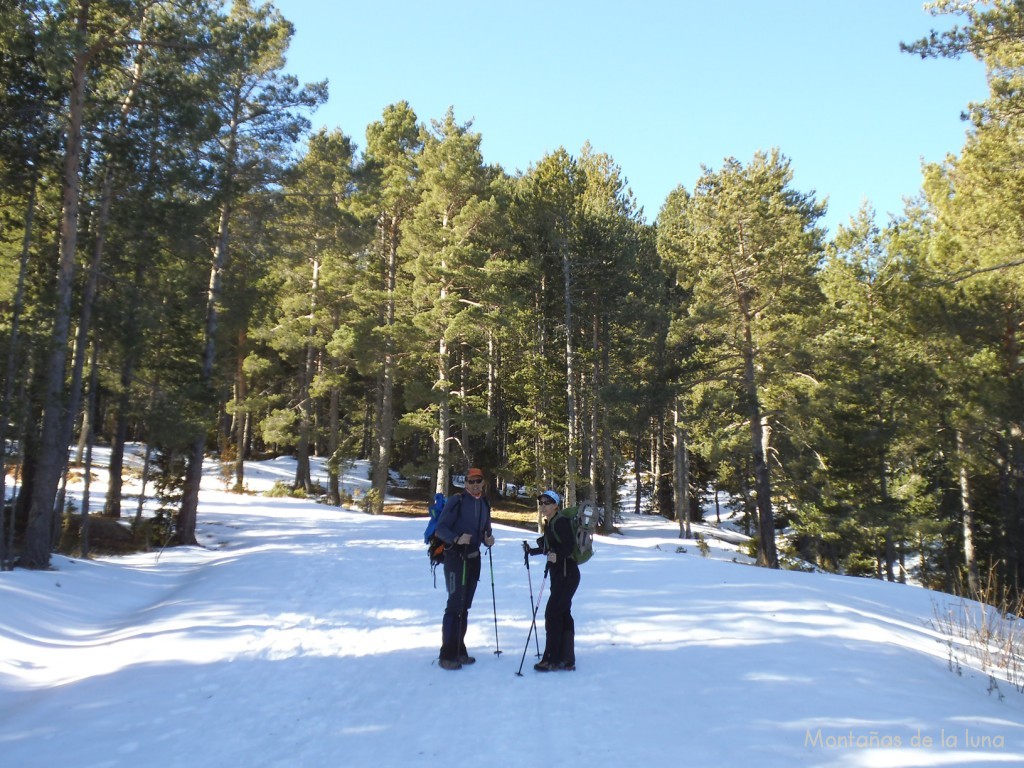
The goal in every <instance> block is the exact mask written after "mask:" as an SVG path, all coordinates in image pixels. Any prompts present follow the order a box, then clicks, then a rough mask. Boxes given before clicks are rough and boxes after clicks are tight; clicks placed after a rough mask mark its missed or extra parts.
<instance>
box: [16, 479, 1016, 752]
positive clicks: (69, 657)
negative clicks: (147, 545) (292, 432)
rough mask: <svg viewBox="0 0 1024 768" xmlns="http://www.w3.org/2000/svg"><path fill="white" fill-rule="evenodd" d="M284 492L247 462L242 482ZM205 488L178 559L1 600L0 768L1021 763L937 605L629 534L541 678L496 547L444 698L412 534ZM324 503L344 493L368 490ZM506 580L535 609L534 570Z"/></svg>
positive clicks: (422, 558) (400, 522)
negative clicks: (954, 655)
mask: <svg viewBox="0 0 1024 768" xmlns="http://www.w3.org/2000/svg"><path fill="white" fill-rule="evenodd" d="M293 470H294V464H293V463H292V464H289V463H288V461H282V460H278V461H273V462H267V463H263V464H254V465H252V466H250V468H249V470H248V474H247V483H248V485H249V487H250V488H251V489H252V490H254V491H258V490H261V489H264V488H267V487H269V486H270V485H271V484H272V483H273V481H274V480H288V479H290V477H291V472H293ZM218 476H219V473H218V471H217V468H216V466H212V467H211V468H210V472H209V473H208V475H207V478H206V480H205V481H204V486H203V491H202V494H201V501H200V510H199V534H200V538H201V541H202V543H203V545H204V546H203V547H194V548H176V549H168V550H165V551H164V552H162V553H155V552H154V553H147V554H138V555H132V556H128V557H104V558H100V559H96V560H91V561H83V560H75V559H70V558H66V557H62V556H58V557H54V558H53V565H54V567H55V570H52V571H46V572H36V571H25V570H16V571H14V572H8V573H2V574H0V763H2V764H3V765H7V766H23V767H26V766H27V767H30V768H32V767H35V766H39V767H42V766H57V765H63V764H69V765H75V766H78V767H79V768H100V767H101V766H102V767H104V768H106V767H108V766H111V767H112V766H133V767H134V766H147V767H156V768H160V767H163V766H167V767H168V768H169V767H171V766H190V767H194V766H213V765H216V766H235V765H244V766H250V767H252V766H318V767H319V766H345V767H346V768H349V767H353V766H354V767H357V768H360V767H362V766H372V767H373V768H384V767H386V766H427V765H444V766H474V767H479V766H495V767H496V768H497V767H499V766H500V767H504V766H530V768H536V767H538V766H547V767H550V766H594V767H595V768H602V767H604V766H607V767H608V768H622V766H633V765H641V766H643V765H653V766H703V765H712V764H716V763H717V762H718V761H720V760H722V759H730V758H742V759H744V760H748V761H750V762H748V763H744V764H749V765H757V766H758V767H759V768H765V767H766V766H787V767H788V766H926V765H929V766H930V765H941V766H950V765H952V766H976V765H989V764H992V763H995V764H1000V763H1003V764H1016V765H1020V764H1022V763H1024V694H1021V693H1019V692H1018V691H1017V690H1016V689H1015V688H1014V687H1013V686H1012V685H1011V684H1010V683H1008V682H1006V681H1005V680H997V687H996V688H994V689H993V686H992V682H991V678H990V676H989V674H988V672H985V671H982V670H981V669H979V668H977V667H971V666H970V665H968V664H967V663H966V661H965V657H963V656H962V654H959V652H958V660H959V661H960V662H961V663H960V667H959V669H960V673H959V674H958V673H957V665H955V664H951V662H950V651H949V648H948V647H947V644H946V642H945V639H944V638H943V636H942V635H941V634H940V633H939V632H938V631H937V630H936V629H935V627H934V617H935V615H936V612H937V611H945V610H947V608H953V607H955V606H956V605H957V604H958V602H957V601H956V600H954V599H953V598H950V597H949V596H945V595H941V594H938V593H934V592H929V591H927V590H924V589H920V588H917V587H911V586H904V585H896V584H889V583H884V582H880V581H875V580H866V579H853V578H845V577H839V576H831V575H822V574H812V573H803V572H795V571H770V570H765V569H760V568H756V567H751V566H750V565H749V564H747V558H745V557H743V556H741V555H738V554H737V552H736V549H735V546H734V545H731V544H728V543H727V542H724V541H710V543H711V544H712V547H711V551H710V554H709V555H708V556H707V557H704V556H702V555H701V553H700V551H699V548H698V547H697V546H696V543H695V542H694V541H680V540H679V539H678V538H677V536H678V528H677V527H676V525H675V524H674V523H668V522H665V521H663V520H660V519H659V518H655V517H652V516H649V515H644V516H639V517H637V516H633V515H629V514H627V515H625V516H624V520H623V522H622V529H623V535H621V536H615V537H605V536H601V537H598V540H597V543H596V552H595V555H594V557H593V559H592V560H591V561H590V562H589V563H587V564H586V565H585V566H583V580H582V585H581V587H580V590H579V592H578V594H577V597H576V600H575V602H574V606H573V613H574V615H575V617H576V632H577V635H576V653H577V664H578V669H577V671H575V672H559V673H549V674H541V673H537V672H534V671H533V664H534V662H535V661H536V656H535V654H536V646H535V644H534V641H533V640H532V639H531V640H530V643H529V646H528V647H526V639H527V633H528V631H529V627H530V586H529V585H530V581H529V580H528V574H527V572H526V569H525V567H524V564H523V556H522V551H521V546H520V541H522V540H523V539H524V538H527V537H528V536H529V535H530V534H528V533H527V532H525V531H522V530H516V529H514V528H511V527H506V526H501V525H499V526H497V527H496V536H497V539H498V541H497V543H496V544H495V546H494V548H493V552H492V554H493V573H494V598H493V601H492V590H491V576H490V568H489V567H488V562H487V561H486V560H485V563H484V573H483V578H482V581H481V583H480V585H479V588H478V590H477V596H476V601H475V605H474V609H473V612H472V614H471V617H470V630H469V636H468V638H467V641H468V645H469V646H470V649H471V652H473V653H474V654H475V655H476V657H477V663H476V664H475V665H473V666H470V667H465V668H463V669H462V670H460V671H457V672H448V671H444V670H442V669H440V668H439V667H438V666H437V665H436V661H435V658H436V656H437V649H438V645H439V643H440V624H441V614H442V611H443V607H444V592H443V590H442V589H440V588H438V589H434V588H433V584H432V580H431V574H430V570H429V566H428V563H427V558H426V553H425V550H424V547H423V544H422V531H423V527H424V520H416V519H403V518H397V517H389V516H382V517H374V516H368V515H365V514H362V513H360V512H356V511H347V510H340V509H336V508H332V507H328V506H324V505H320V504H316V503H314V502H312V501H306V500H300V499H291V498H284V499H275V498H269V497H265V496H259V495H236V494H230V493H227V492H225V491H224V490H223V489H222V487H221V485H220V483H219V482H218ZM345 482H346V485H347V486H348V488H349V489H350V490H351V489H354V488H361V487H365V486H366V479H365V467H363V466H357V467H355V468H354V469H353V471H352V473H351V474H350V475H349V476H348V477H347V478H346V480H345ZM93 499H94V503H96V504H100V503H101V502H102V492H101V489H99V490H96V489H94V491H93ZM97 499H99V500H97ZM128 506H131V505H130V503H129V504H128ZM425 514H426V511H425V510H424V515H425ZM712 517H713V515H712ZM709 528H710V527H709ZM683 549H685V551H681V550H683ZM734 558H735V561H734ZM529 576H530V578H532V589H533V593H534V598H535V599H537V598H540V601H541V602H543V600H545V599H546V594H545V595H544V596H543V597H541V596H540V595H539V592H540V588H541V581H542V578H541V576H542V571H541V570H540V568H539V567H538V566H537V565H536V562H534V563H533V568H532V570H531V572H530V574H529ZM545 586H546V585H545ZM545 593H546V590H545ZM495 607H496V610H495ZM495 613H496V614H497V646H498V648H499V649H500V650H501V651H502V652H501V654H496V653H495V652H494V651H495V649H496V637H495ZM538 619H539V620H538V624H539V625H542V624H543V607H541V610H540V612H539V615H538ZM541 645H543V635H542V637H541ZM524 648H525V662H524V663H523V666H522V676H517V674H516V672H517V670H518V669H519V667H520V661H521V659H523V654H524Z"/></svg>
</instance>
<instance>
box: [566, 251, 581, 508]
mask: <svg viewBox="0 0 1024 768" xmlns="http://www.w3.org/2000/svg"><path fill="white" fill-rule="evenodd" d="M562 279H563V282H564V289H565V293H564V300H565V420H566V426H567V427H568V444H567V445H566V450H565V506H566V507H575V506H576V472H577V465H576V452H577V450H578V449H579V437H578V434H577V424H576V394H575V387H576V363H575V359H576V353H575V350H574V348H573V325H572V275H571V271H570V265H569V253H568V250H567V249H566V248H565V247H564V246H563V250H562Z"/></svg>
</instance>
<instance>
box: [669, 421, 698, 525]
mask: <svg viewBox="0 0 1024 768" xmlns="http://www.w3.org/2000/svg"><path fill="white" fill-rule="evenodd" d="M672 425H673V430H672V436H673V438H672V442H673V449H674V450H673V452H672V453H673V456H674V462H673V467H674V470H675V471H674V473H673V475H674V477H673V486H674V488H675V496H674V501H675V511H676V516H677V519H678V520H679V538H681V539H690V538H693V530H692V529H691V528H690V454H689V452H688V449H687V446H686V429H685V427H684V426H683V422H682V420H681V419H680V418H679V405H678V404H677V405H676V407H675V408H674V409H673V410H672Z"/></svg>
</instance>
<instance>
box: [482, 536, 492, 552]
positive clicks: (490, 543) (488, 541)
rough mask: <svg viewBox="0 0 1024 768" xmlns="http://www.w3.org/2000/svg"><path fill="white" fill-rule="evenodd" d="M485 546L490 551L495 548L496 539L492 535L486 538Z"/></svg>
mask: <svg viewBox="0 0 1024 768" xmlns="http://www.w3.org/2000/svg"><path fill="white" fill-rule="evenodd" d="M484 546H485V547H487V548H488V549H489V548H491V547H493V546H494V537H493V536H491V535H490V534H487V535H486V536H484Z"/></svg>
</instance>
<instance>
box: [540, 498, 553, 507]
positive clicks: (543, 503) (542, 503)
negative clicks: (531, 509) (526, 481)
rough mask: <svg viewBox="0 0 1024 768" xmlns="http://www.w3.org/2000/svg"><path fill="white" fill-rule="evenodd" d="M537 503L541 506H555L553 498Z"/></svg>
mask: <svg viewBox="0 0 1024 768" xmlns="http://www.w3.org/2000/svg"><path fill="white" fill-rule="evenodd" d="M537 504H538V505H539V506H541V507H553V506H555V502H553V501H552V500H551V499H543V500H542V501H538V502H537Z"/></svg>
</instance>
